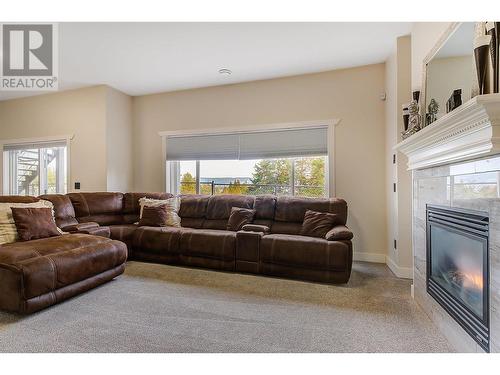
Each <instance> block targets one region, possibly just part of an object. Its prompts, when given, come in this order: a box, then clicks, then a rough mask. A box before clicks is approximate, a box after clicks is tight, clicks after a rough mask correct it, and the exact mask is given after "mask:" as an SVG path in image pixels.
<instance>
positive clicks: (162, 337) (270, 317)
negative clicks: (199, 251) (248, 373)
mask: <svg viewBox="0 0 500 375" xmlns="http://www.w3.org/2000/svg"><path fill="white" fill-rule="evenodd" d="M0 351H4V352H443V351H451V348H450V347H449V345H448V343H447V342H446V340H445V339H444V338H443V337H442V336H441V335H440V334H439V333H438V332H437V330H436V328H435V327H434V326H433V324H432V323H431V321H430V320H429V319H428V318H427V316H426V315H425V314H424V313H423V312H422V310H421V309H420V308H419V307H418V306H417V305H416V303H415V302H414V301H413V300H412V299H411V297H410V282H409V281H408V280H402V279H397V278H396V277H394V276H393V275H392V273H391V272H390V271H389V270H388V268H387V267H386V266H384V265H377V264H369V263H355V265H354V270H353V275H352V278H351V280H350V282H349V284H348V285H347V286H333V285H325V284H315V283H307V282H300V281H292V280H284V279H277V278H269V277H261V276H251V275H241V274H231V273H223V272H215V271H206V270H199V269H188V268H181V267H170V266H165V265H158V264H147V263H139V262H129V263H128V265H127V270H126V273H125V275H123V276H121V277H119V278H118V279H117V280H115V281H112V282H111V283H108V284H106V285H104V286H101V287H100V288H97V289H95V290H92V291H90V292H88V293H85V294H83V295H81V296H79V297H76V298H73V299H71V300H69V301H66V302H64V303H62V304H59V305H56V306H53V307H51V308H49V309H46V310H44V311H42V312H39V313H37V314H34V315H31V316H27V317H19V316H16V315H11V314H6V313H2V312H0Z"/></svg>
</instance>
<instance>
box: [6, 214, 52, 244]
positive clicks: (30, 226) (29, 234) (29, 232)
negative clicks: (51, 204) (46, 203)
mask: <svg viewBox="0 0 500 375" xmlns="http://www.w3.org/2000/svg"><path fill="white" fill-rule="evenodd" d="M12 217H13V218H14V222H15V223H16V229H17V233H18V235H19V239H20V240H21V241H30V240H37V239H39V238H48V237H54V236H60V235H61V233H59V231H58V230H57V226H56V223H55V221H54V217H53V216H52V210H51V209H50V208H32V207H31V208H20V207H13V208H12Z"/></svg>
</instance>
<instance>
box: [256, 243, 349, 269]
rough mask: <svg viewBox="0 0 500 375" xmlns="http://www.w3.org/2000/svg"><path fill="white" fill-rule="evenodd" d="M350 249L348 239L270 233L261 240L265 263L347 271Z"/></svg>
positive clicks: (261, 250) (261, 252)
mask: <svg viewBox="0 0 500 375" xmlns="http://www.w3.org/2000/svg"><path fill="white" fill-rule="evenodd" d="M350 252H351V249H350V246H349V245H348V244H347V243H345V242H340V241H327V240H325V239H323V238H315V237H306V236H299V235H292V234H270V235H267V236H264V237H263V238H262V240H261V243H260V257H261V261H262V262H266V263H274V264H281V265H286V266H296V267H304V268H315V269H323V270H345V269H346V267H347V265H348V264H349V263H350V259H351V254H350Z"/></svg>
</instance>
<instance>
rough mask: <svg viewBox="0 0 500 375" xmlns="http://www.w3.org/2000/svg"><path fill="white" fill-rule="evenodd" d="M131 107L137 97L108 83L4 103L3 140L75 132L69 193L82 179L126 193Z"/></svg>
mask: <svg viewBox="0 0 500 375" xmlns="http://www.w3.org/2000/svg"><path fill="white" fill-rule="evenodd" d="M131 110H132V98H131V97H130V96H128V95H125V94H123V93H121V92H119V91H117V90H114V89H112V88H110V87H107V86H95V87H90V88H84V89H79V90H71V91H64V92H60V93H55V94H47V95H39V96H33V97H29V98H23V99H13V100H6V101H1V102H0V140H2V141H3V140H12V139H24V138H30V139H31V138H43V137H52V136H63V135H72V136H73V139H72V140H71V145H70V169H69V172H70V185H69V186H68V191H72V190H73V186H74V183H75V182H77V181H78V182H80V183H81V191H127V190H131V188H132V177H133V176H132V167H133V166H132V112H131ZM0 175H1V174H0ZM0 186H2V184H0Z"/></svg>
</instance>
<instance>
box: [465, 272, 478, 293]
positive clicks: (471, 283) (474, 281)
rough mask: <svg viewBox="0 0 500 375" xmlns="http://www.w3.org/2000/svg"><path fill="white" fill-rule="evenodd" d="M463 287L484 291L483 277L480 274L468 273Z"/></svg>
mask: <svg viewBox="0 0 500 375" xmlns="http://www.w3.org/2000/svg"><path fill="white" fill-rule="evenodd" d="M464 276H465V277H464V283H463V286H464V287H467V288H475V289H480V290H482V289H483V276H482V275H481V274H478V273H466V274H465V275H464Z"/></svg>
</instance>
